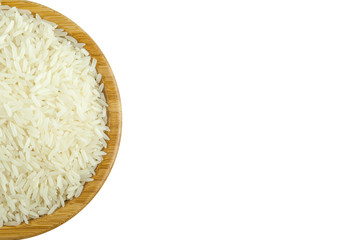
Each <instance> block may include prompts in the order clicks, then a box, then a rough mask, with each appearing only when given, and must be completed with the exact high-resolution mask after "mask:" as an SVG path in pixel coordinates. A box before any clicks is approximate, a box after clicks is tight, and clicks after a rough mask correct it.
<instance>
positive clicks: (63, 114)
mask: <svg viewBox="0 0 360 240" xmlns="http://www.w3.org/2000/svg"><path fill="white" fill-rule="evenodd" d="M56 27H57V25H56V24H55V23H51V22H49V21H46V20H42V19H41V18H40V16H39V15H36V16H35V17H34V16H33V15H32V14H31V12H29V11H27V10H18V9H16V8H10V7H8V6H0V227H2V226H4V225H7V226H16V225H18V224H21V223H23V222H25V223H28V221H29V220H30V219H35V218H39V217H40V216H41V215H44V214H51V213H53V212H54V211H55V210H56V209H57V208H59V207H63V206H64V205H65V204H66V200H71V199H73V198H74V197H78V196H80V194H81V192H82V190H83V186H84V184H85V183H86V182H90V181H92V180H93V179H92V176H93V174H94V171H95V168H96V166H97V165H98V164H99V163H100V162H101V161H102V159H103V156H104V155H105V152H104V151H103V149H104V147H106V146H107V144H106V140H108V139H109V138H108V136H107V135H106V134H105V131H109V128H108V127H107V126H106V122H107V115H106V107H107V104H106V99H105V96H104V93H103V92H102V91H103V88H104V85H103V84H102V83H101V74H98V73H97V71H96V68H95V67H96V63H97V62H96V60H95V59H91V57H90V56H89V53H88V52H87V51H86V50H85V49H84V48H83V47H84V44H81V43H78V42H77V41H76V39H75V38H73V37H71V36H69V35H68V34H67V33H66V32H64V31H63V30H62V29H57V28H56Z"/></svg>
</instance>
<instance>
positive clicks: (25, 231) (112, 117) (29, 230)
mask: <svg viewBox="0 0 360 240" xmlns="http://www.w3.org/2000/svg"><path fill="white" fill-rule="evenodd" d="M0 2H1V4H2V5H9V6H12V7H17V8H20V9H27V10H30V11H31V12H32V13H34V14H35V13H38V14H39V15H40V16H41V17H42V18H44V19H46V20H49V21H52V22H55V23H56V24H57V25H58V26H59V28H63V29H65V31H66V32H68V33H69V35H71V36H73V37H74V38H76V39H77V40H78V41H79V42H81V43H85V44H86V46H85V48H86V50H88V52H89V53H90V55H91V56H92V57H94V58H96V59H97V60H98V63H97V70H98V72H99V73H101V74H102V76H103V82H104V85H105V89H104V91H105V97H106V99H107V102H108V104H109V108H108V117H109V122H108V126H109V128H110V133H109V137H110V140H109V141H108V147H107V148H106V149H105V150H104V151H105V152H106V153H107V155H106V156H105V157H104V160H103V161H102V162H101V163H100V164H99V165H98V167H97V169H96V171H95V172H96V174H95V176H94V181H93V182H89V183H86V184H85V187H84V190H83V193H82V194H81V195H80V196H79V197H78V198H75V199H73V200H71V201H68V202H67V203H66V205H65V207H63V208H59V209H58V210H56V211H55V212H54V213H53V214H51V215H46V216H42V217H40V218H39V219H36V220H31V221H30V222H29V224H21V225H19V226H16V227H2V228H0V240H5V239H6V240H10V239H24V238H28V237H32V236H36V235H39V234H41V233H44V232H47V231H49V230H51V229H54V228H56V227H58V226H60V225H61V224H63V223H65V222H66V221H68V220H69V219H70V218H72V217H73V216H75V215H76V214H77V213H78V212H80V211H81V210H82V209H83V208H84V207H85V206H86V205H87V204H88V203H89V202H90V201H91V200H92V199H93V197H94V196H95V195H96V194H97V192H98V191H99V190H100V188H101V187H102V185H103V184H104V182H105V180H106V178H107V177H108V175H109V173H110V171H111V168H112V166H113V164H114V162H115V159H116V155H117V152H118V148H119V144H120V138H121V127H122V110H121V101H120V95H119V91H118V88H117V84H116V81H115V77H114V75H113V73H112V70H111V68H110V65H109V63H108V62H107V60H106V58H105V56H104V55H103V53H102V52H101V50H100V49H99V47H98V46H97V45H96V43H95V42H94V41H93V40H92V39H91V38H90V37H89V35H88V34H86V33H85V32H84V31H83V30H82V29H81V28H80V27H79V26H78V25H76V24H75V23H74V22H73V21H71V20H70V19H69V18H67V17H65V16H63V15H62V14H60V13H58V12H56V11H54V10H52V9H50V8H48V7H45V6H43V5H40V4H37V3H33V2H30V1H18V0H5V1H3V0H0ZM0 34H1V33H0ZM110 214H111V213H110Z"/></svg>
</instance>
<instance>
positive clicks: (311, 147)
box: [34, 0, 360, 240]
mask: <svg viewBox="0 0 360 240" xmlns="http://www.w3.org/2000/svg"><path fill="white" fill-rule="evenodd" d="M37 2H39V3H42V4H45V5H47V6H49V7H52V8H54V9H56V10H57V11H59V12H61V13H63V14H65V15H66V16H68V17H70V18H71V19H73V20H74V21H75V22H76V23H78V24H79V25H80V26H81V27H82V28H83V29H84V30H85V31H87V32H88V33H89V34H90V35H91V36H92V37H93V39H94V40H95V41H96V42H97V43H98V45H99V46H100V48H101V49H102V50H103V52H104V53H105V55H106V56H107V58H108V60H109V62H110V64H111V66H112V68H113V71H114V73H115V75H116V77H117V81H118V85H119V88H120V93H121V97H122V101H123V114H124V125H123V136H122V142H121V145H120V151H119V155H118V159H117V162H116V164H115V166H114V169H113V171H112V173H111V175H110V177H109V179H108V181H107V182H106V184H105V185H104V187H103V188H102V190H101V191H100V193H99V194H98V195H97V196H96V197H95V199H94V200H93V201H92V202H91V203H90V205H89V206H88V207H86V208H85V209H84V210H83V211H82V212H81V213H80V214H78V215H77V216H76V217H75V218H73V219H72V220H70V221H69V222H67V223H66V224H64V225H62V226H61V227H59V228H57V229H55V230H53V231H51V232H49V233H46V234H44V235H42V236H38V237H35V238H34V239H37V240H41V239H43V240H48V239H52V240H53V239H55V240H56V239H59V240H63V239H88V240H92V239H123V240H143V239H155V240H172V239H181V240H183V239H195V240H197V239H221V240H222V239H226V240H232V239H239V240H240V239H241V240H243V239H244V240H253V239H256V240H257V239H259V240H267V239H276V240H294V239H301V240H304V239H307V240H308V239H314V240H319V239H326V240H329V239H339V240H340V239H341V240H343V239H346V240H352V239H354V240H355V239H356V240H358V239H359V238H360V31H359V30H360V14H359V9H360V3H359V1H347V0H341V1H340V0H337V1H329V0H327V1H325V0H323V1H321V0H303V1H285V0H284V1H279V0H275V1H266V0H252V1H240V0H234V1H231V0H221V1H220V0H208V1H205V0H181V1H178V0H174V1H168V0H153V1H145V0H131V1H130V0H129V1H122V0H120V1H115V0H102V1H95V0H86V1H85V0H61V1H45V0H37Z"/></svg>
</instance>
